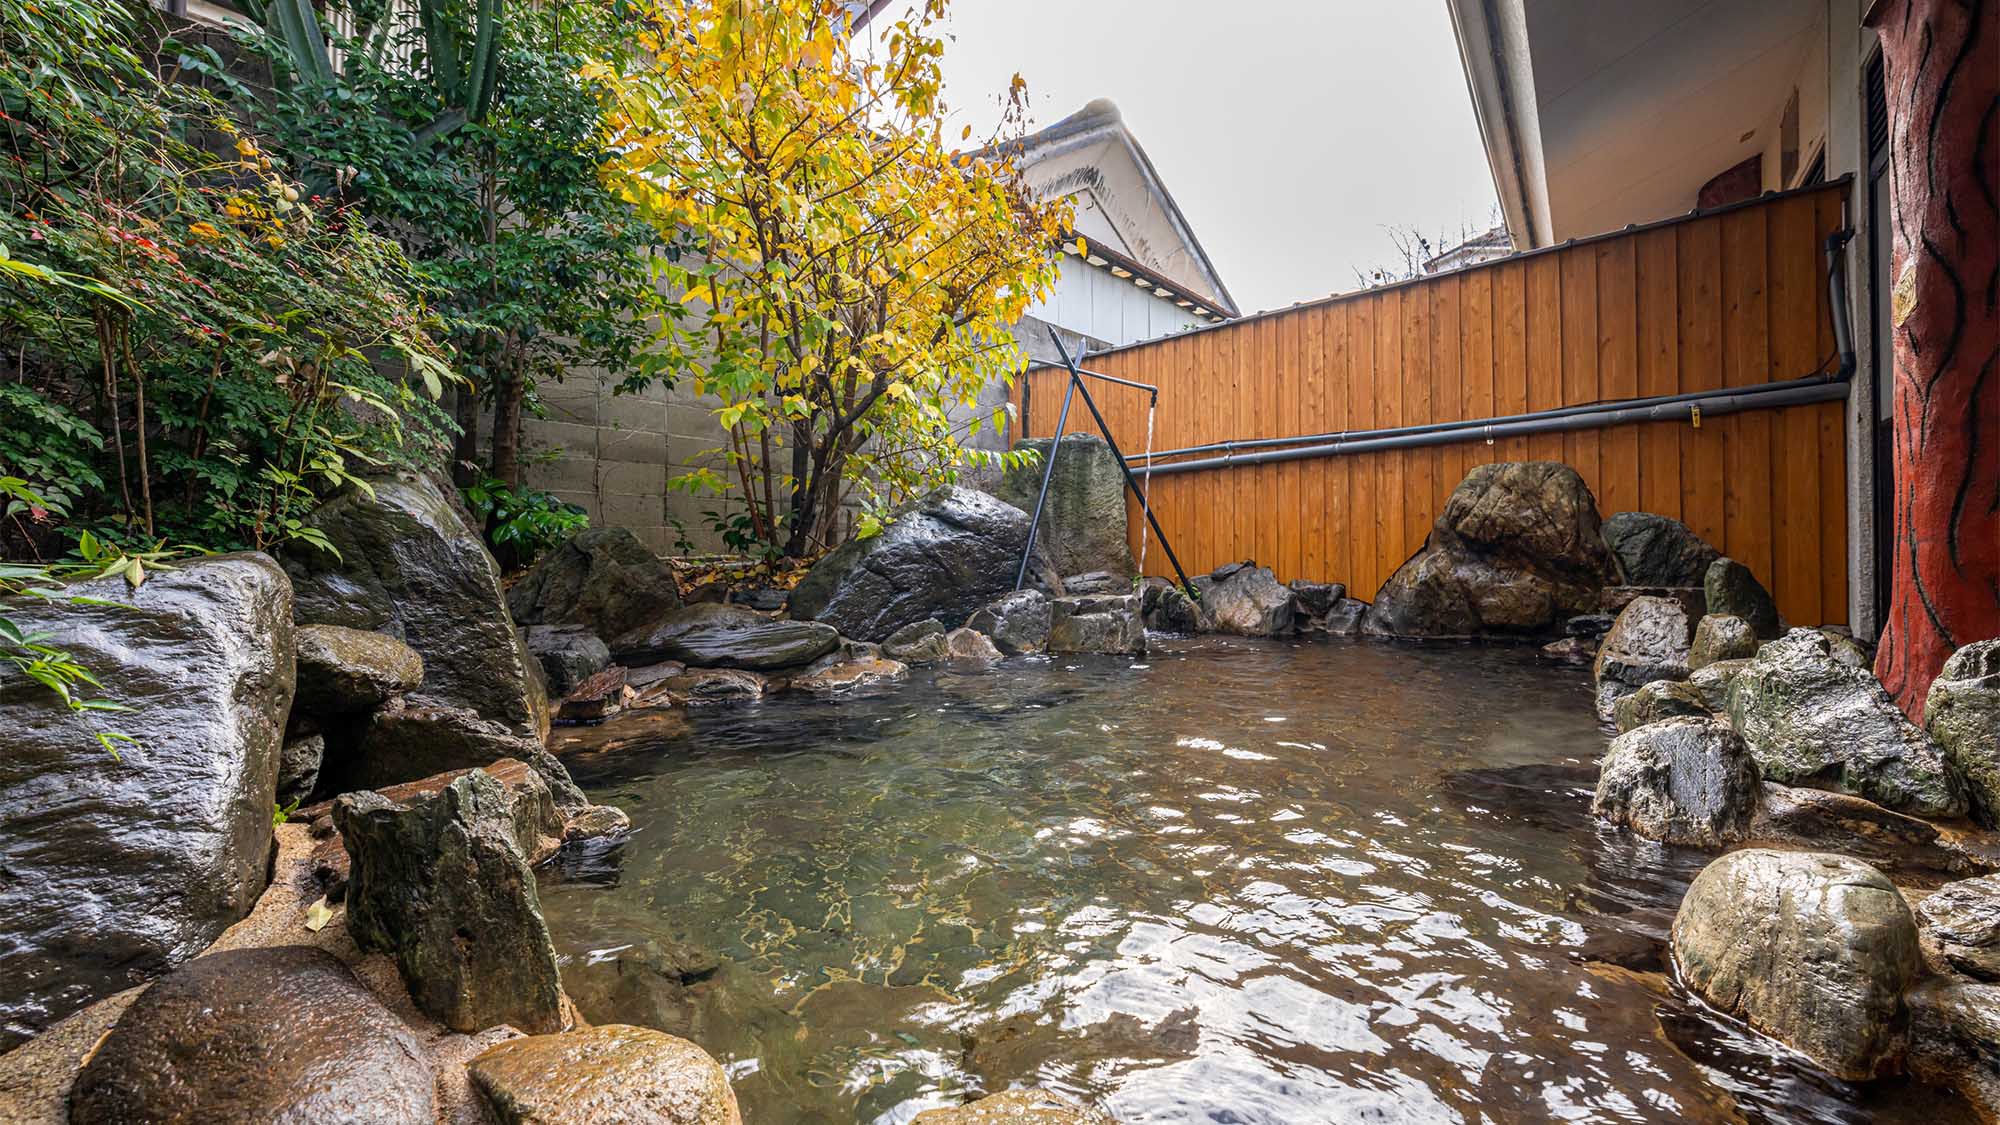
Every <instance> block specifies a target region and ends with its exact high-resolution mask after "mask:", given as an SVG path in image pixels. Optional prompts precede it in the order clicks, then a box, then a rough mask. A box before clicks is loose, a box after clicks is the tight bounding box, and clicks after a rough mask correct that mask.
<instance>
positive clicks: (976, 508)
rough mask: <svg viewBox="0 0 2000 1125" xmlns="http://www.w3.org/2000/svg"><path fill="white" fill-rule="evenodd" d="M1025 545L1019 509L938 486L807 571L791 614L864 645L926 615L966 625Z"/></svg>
mask: <svg viewBox="0 0 2000 1125" xmlns="http://www.w3.org/2000/svg"><path fill="white" fill-rule="evenodd" d="M1119 526H1120V527H1121V528H1122V527H1123V526H1124V524H1123V523H1122V521H1121V523H1120V525H1119ZM1027 542H1028V514H1027V513H1026V512H1023V511H1021V510H1020V509H1019V508H1016V507H1014V506H1012V505H1010V504H1007V503H1005V502H1003V501H1000V500H996V499H994V498H993V497H991V496H988V495H986V494H985V493H983V492H974V491H973V490H971V489H969V488H960V487H957V486H948V487H945V488H940V489H938V490H936V491H935V492H932V493H930V494H929V495H927V496H924V497H923V498H921V499H919V500H917V501H915V502H913V503H911V504H909V505H906V506H905V507H904V508H903V509H902V510H901V511H899V512H898V513H897V514H896V516H895V518H894V520H893V521H891V523H890V524H889V526H888V527H887V528H885V529H884V530H883V531H882V532H881V534H879V535H875V536H872V537H870V538H867V539H854V540H850V541H848V542H847V543H844V544H842V545H841V546H840V547H838V548H836V549H835V550H834V551H833V553H831V554H829V555H827V556H826V557H825V558H823V559H821V560H820V561H819V562H818V563H817V564H815V565H814V566H813V568H812V570H811V571H810V572H809V573H807V575H806V577H805V580H804V581H802V582H800V583H799V585H798V588H797V589H795V590H793V591H792V601H791V610H792V616H793V617H796V618H801V619H808V618H809V619H811V620H815V621H821V622H824V623H826V624H827V625H830V626H832V627H833V628H835V629H838V630H839V631H840V632H841V634H842V635H844V636H849V637H855V638H857V639H860V640H864V641H879V640H881V639H882V638H884V637H887V636H888V635H889V634H891V633H893V632H895V631H896V630H898V629H900V628H902V627H903V626H905V625H908V624H910V623H911V622H913V621H922V620H923V619H924V618H926V617H935V618H937V619H938V620H939V621H941V622H943V623H944V624H946V625H948V626H955V625H963V624H968V622H967V620H966V619H967V618H968V617H969V616H971V615H972V613H973V612H974V611H976V610H978V609H979V608H980V607H981V606H984V605H986V604H987V603H989V602H991V601H992V600H993V599H995V598H997V597H999V596H1000V595H1002V594H1004V593H1006V592H1007V591H1008V590H1011V589H1013V587H1014V576H1015V574H1016V572H1017V570H1018V568H1019V567H1020V565H1021V554H1022V551H1023V550H1024V549H1025V548H1026V546H1027ZM1031 569H1032V568H1031ZM973 627H974V628H976V629H979V630H980V632H982V633H987V634H989V635H992V636H993V637H994V639H995V640H996V641H999V640H1000V637H999V634H997V633H994V632H993V630H991V629H986V628H982V627H980V626H978V625H974V626H973ZM1001 647H1002V648H1003V649H1004V648H1005V647H1006V645H1005V642H1001Z"/></svg>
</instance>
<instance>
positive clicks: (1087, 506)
mask: <svg viewBox="0 0 2000 1125" xmlns="http://www.w3.org/2000/svg"><path fill="white" fill-rule="evenodd" d="M1014 448H1015V449H1016V450H1022V449H1032V450H1034V451H1035V452H1037V453H1038V454H1040V457H1039V458H1038V459H1037V460H1036V462H1035V463H1034V464H1032V465H1022V466H1021V467H1020V468H1017V469H1011V470H1009V471H1008V472H1007V474H1006V475H1005V476H1003V477H1001V478H1000V481H999V483H998V484H997V485H995V486H994V488H993V495H994V496H996V497H998V498H999V499H1001V500H1003V501H1005V502H1006V503H1008V504H1011V505H1013V506H1014V507H1016V508H1019V509H1020V510H1022V511H1024V512H1032V511H1034V510H1035V497H1036V495H1037V494H1038V493H1040V492H1041V488H1042V473H1043V470H1044V468H1045V467H1047V462H1048V458H1049V457H1050V456H1051V455H1052V454H1053V456H1054V457H1055V467H1054V471H1053V472H1052V473H1051V474H1050V476H1049V492H1048V499H1047V501H1046V502H1045V503H1044V504H1043V506H1042V523H1041V527H1040V528H1039V529H1037V531H1036V532H1035V539H1036V542H1037V543H1040V544H1043V545H1044V547H1043V549H1044V550H1045V551H1046V552H1047V554H1048V556H1049V559H1050V561H1051V562H1052V563H1054V565H1055V567H1056V569H1057V570H1058V571H1060V572H1061V573H1063V574H1076V575H1082V574H1086V573H1088V572H1092V571H1097V572H1102V573H1104V574H1106V575H1108V576H1110V577H1112V578H1115V579H1130V578H1131V577H1132V576H1133V575H1134V574H1137V573H1138V570H1139V568H1138V566H1137V565H1136V564H1134V562H1133V561H1132V549H1131V547H1130V546H1129V545H1128V544H1127V543H1126V539H1125V528H1126V526H1127V524H1126V518H1125V474H1124V472H1123V471H1122V470H1121V469H1120V468H1119V466H1118V457H1117V455H1116V454H1114V453H1112V452H1111V446H1110V445H1109V444H1107V443H1106V442H1105V440H1104V439H1103V438H1101V437H1098V436H1097V435H1095V434H1064V435H1063V437H1062V440H1061V442H1060V443H1058V442H1056V441H1055V440H1054V439H1052V438H1029V439H1028V440H1026V441H1021V442H1016V443H1015V444H1014ZM1018 558H1019V556H1018V554H1017V555H1016V559H1017V561H1018ZM1065 589H1066V590H1067V583H1065ZM1068 592H1070V593H1093V592H1108V591H1089V590H1083V589H1078V590H1069V591H1068Z"/></svg>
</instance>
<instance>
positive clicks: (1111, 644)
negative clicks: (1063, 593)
mask: <svg viewBox="0 0 2000 1125" xmlns="http://www.w3.org/2000/svg"><path fill="white" fill-rule="evenodd" d="M1053 608H1054V612H1053V616H1052V620H1051V622H1050V626H1049V651H1050V652H1057V653H1103V654H1136V653H1143V652H1145V651H1146V625H1145V622H1144V621H1143V620H1142V619H1141V618H1140V616H1139V597H1138V596H1137V595H1135V594H1124V595H1119V594H1098V595H1092V596H1090V597H1081V598H1057V599H1056V600H1055V602H1054V607H1053Z"/></svg>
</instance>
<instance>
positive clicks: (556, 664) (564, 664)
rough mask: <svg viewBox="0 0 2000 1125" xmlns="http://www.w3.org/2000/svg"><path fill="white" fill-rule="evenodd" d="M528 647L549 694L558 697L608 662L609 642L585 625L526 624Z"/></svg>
mask: <svg viewBox="0 0 2000 1125" xmlns="http://www.w3.org/2000/svg"><path fill="white" fill-rule="evenodd" d="M527 640H528V651H529V652H531V653H533V654H534V655H535V660H536V661H537V662H539V663H540V664H541V666H542V680H543V682H544V683H546V684H547V685H548V689H549V696H550V697H551V698H554V699H561V698H562V697H563V696H566V695H568V694H569V693H570V692H571V691H573V690H575V688H576V685H578V684H580V683H582V682H583V681H585V680H587V679H589V678H590V677H592V676H594V675H596V674H597V673H599V672H602V671H603V670H604V669H606V668H608V667H610V666H611V646H609V645H607V644H605V643H604V641H603V640H602V639H600V638H599V637H598V635H597V634H596V633H593V632H591V631H590V628H589V626H585V625H530V626H528V629H527Z"/></svg>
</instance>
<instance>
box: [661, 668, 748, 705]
mask: <svg viewBox="0 0 2000 1125" xmlns="http://www.w3.org/2000/svg"><path fill="white" fill-rule="evenodd" d="M770 686H771V683H770V680H768V679H766V678H765V677H763V676H760V675H758V674H757V673H755V672H746V671H744V670H742V669H740V668H690V669H688V670H687V671H685V672H682V673H681V674H680V675H678V676H670V677H668V678H667V679H664V680H661V681H660V682H659V684H658V690H663V691H665V692H666V693H667V695H668V696H669V697H670V698H672V699H676V700H678V701H680V702H681V703H683V704H685V705H687V706H689V707H702V706H706V705H708V704H712V703H748V702H751V701H753V700H757V699H762V698H763V697H764V692H765V690H766V689H767V688H769V687H770Z"/></svg>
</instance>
